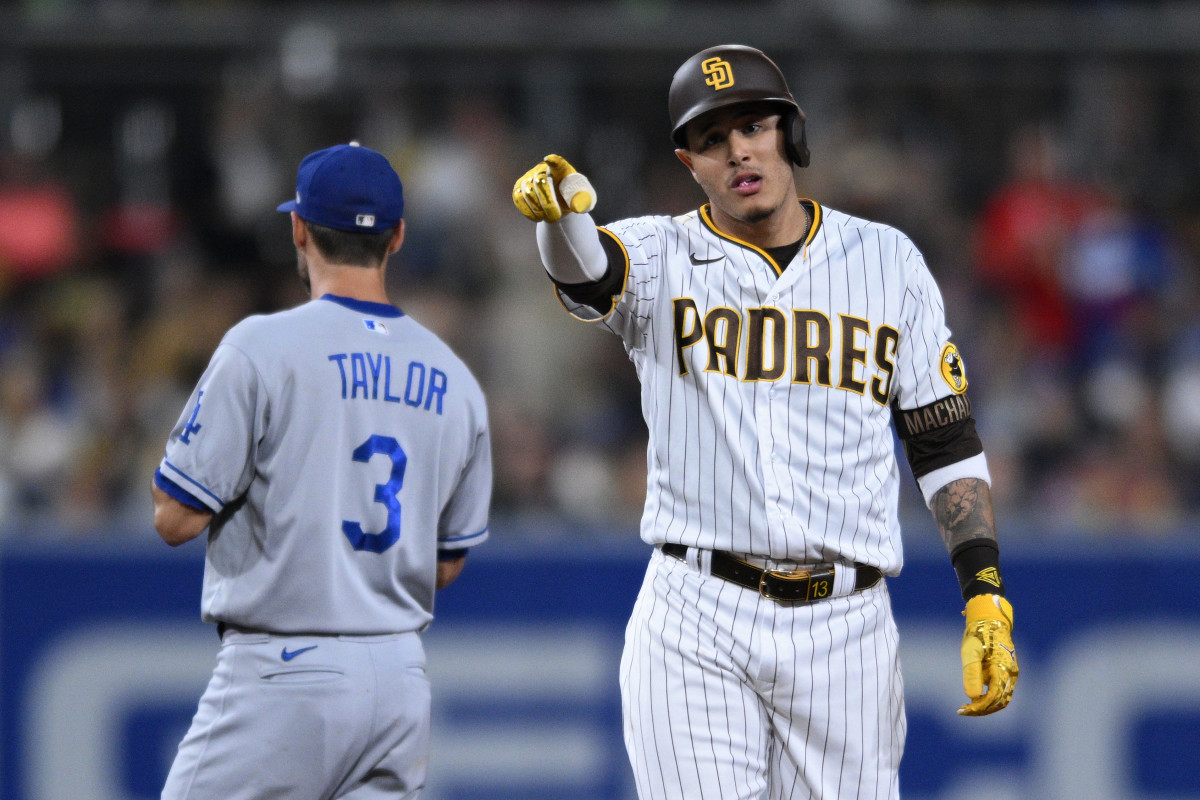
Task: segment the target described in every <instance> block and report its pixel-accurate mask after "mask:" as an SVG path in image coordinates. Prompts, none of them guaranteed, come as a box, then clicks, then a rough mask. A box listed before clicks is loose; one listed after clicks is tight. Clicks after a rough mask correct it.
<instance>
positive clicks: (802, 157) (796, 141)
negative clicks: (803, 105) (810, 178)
mask: <svg viewBox="0 0 1200 800" xmlns="http://www.w3.org/2000/svg"><path fill="white" fill-rule="evenodd" d="M781 125H782V126H783V148H784V150H785V151H786V152H787V156H788V158H790V159H791V160H792V163H793V164H795V165H796V166H797V167H807V166H808V136H807V135H806V134H805V132H804V112H803V111H801V110H800V109H799V108H795V109H788V110H787V111H786V112H785V113H784V115H783V119H782V121H781Z"/></svg>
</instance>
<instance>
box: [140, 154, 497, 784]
mask: <svg viewBox="0 0 1200 800" xmlns="http://www.w3.org/2000/svg"><path fill="white" fill-rule="evenodd" d="M403 210H404V195H403V188H402V186H401V183H400V178H399V176H397V175H396V173H395V171H394V170H393V169H392V167H391V165H389V164H388V162H387V159H385V158H384V157H383V156H382V155H380V154H379V153H376V152H374V151H372V150H369V149H367V148H365V147H360V146H358V145H357V143H351V144H350V145H338V146H335V147H331V148H327V149H324V150H319V151H317V152H315V153H312V154H310V155H309V156H307V157H306V158H305V159H304V160H303V161H302V162H301V164H300V169H299V173H298V178H297V185H296V199H295V200H294V201H289V202H287V203H284V204H283V205H282V206H280V211H289V212H291V217H292V236H293V240H294V242H295V245H296V250H297V257H298V265H299V269H300V274H301V277H302V278H303V279H304V281H305V283H306V284H307V285H308V286H309V289H310V292H311V296H312V301H311V302H308V303H305V304H303V305H301V306H298V307H297V308H293V309H290V310H287V311H282V312H279V313H276V314H270V315H264V316H256V317H250V318H248V319H246V320H243V321H242V322H240V323H239V324H238V325H236V326H234V327H233V328H232V329H231V330H230V331H229V332H228V333H227V334H226V335H225V338H224V339H223V340H222V342H221V344H220V345H219V346H218V347H217V350H216V352H215V353H214V354H213V357H212V361H211V362H210V363H209V366H208V369H207V370H206V371H205V373H204V375H203V376H202V377H201V378H200V382H199V384H198V385H197V387H196V390H195V391H194V392H193V394H192V398H191V400H190V402H189V403H188V405H187V407H186V408H185V410H184V412H183V415H182V416H181V417H180V420H179V423H178V424H177V425H176V426H175V429H174V430H173V431H172V433H171V436H170V440H169V441H168V443H167V449H166V455H165V457H164V458H163V460H162V462H161V464H160V465H159V468H158V470H157V472H156V473H155V478H154V524H155V527H156V528H157V530H158V532H159V534H160V535H161V536H162V537H163V539H164V540H166V541H167V543H169V544H172V545H178V544H181V543H183V542H186V541H188V540H190V539H192V538H194V537H196V536H197V535H199V534H200V533H201V532H202V531H203V530H204V529H205V528H208V531H209V533H208V542H207V549H206V560H205V567H204V592H203V597H202V598H201V612H202V616H203V619H204V620H205V621H207V622H214V623H217V630H218V632H219V633H220V634H221V640H222V642H221V650H220V655H219V656H218V659H217V666H216V669H215V670H214V671H213V676H212V680H211V681H210V683H209V685H208V688H207V690H206V691H205V693H204V696H203V697H202V698H201V699H200V705H199V709H198V710H197V712H196V715H195V717H194V719H193V721H192V726H191V729H190V730H189V731H188V733H187V734H186V736H185V737H184V739H183V741H182V743H181V744H180V746H179V752H178V754H177V756H176V758H175V761H174V764H173V765H172V767H171V770H170V773H169V775H168V776H167V780H166V785H165V786H164V788H163V792H162V796H163V798H164V800H251V799H252V798H268V797H270V798H281V797H288V798H300V797H304V798H354V800H382V798H389V800H392V799H393V798H413V797H416V796H417V795H418V793H419V791H420V789H421V787H422V786H423V785H424V781H425V768H426V763H427V761H428V757H429V752H428V751H429V713H430V692H429V680H428V678H427V677H426V675H425V654H424V650H423V649H422V645H421V641H420V638H419V633H420V632H421V631H422V630H424V629H425V627H426V626H427V625H428V624H429V622H430V620H431V619H432V615H433V598H434V591H435V589H440V588H442V587H444V586H446V585H448V584H449V583H450V582H451V581H453V580H454V579H455V578H456V577H457V576H458V574H459V572H460V571H461V569H462V567H463V563H464V560H465V558H466V554H467V548H470V547H473V546H474V545H476V544H479V543H481V542H483V541H484V540H485V539H486V538H487V535H488V529H487V516H488V504H489V502H490V497H491V483H492V466H491V447H490V440H489V434H488V425H487V411H486V407H485V405H484V398H483V393H482V392H481V391H480V388H479V385H478V384H477V383H476V381H475V378H474V377H472V375H471V373H470V372H469V371H468V370H467V367H466V366H465V365H464V364H463V363H462V362H461V361H460V360H459V359H458V358H457V357H456V356H455V355H454V354H453V353H452V352H451V351H450V349H449V348H448V347H447V346H446V345H445V344H443V343H442V342H441V341H440V340H439V339H438V338H437V337H436V336H434V335H433V334H432V333H430V332H429V331H427V330H426V329H425V328H423V327H421V326H420V325H419V324H418V323H416V322H414V321H413V320H412V319H411V318H409V317H408V316H406V315H405V314H404V313H403V312H402V311H400V309H398V308H396V307H395V306H394V305H392V304H391V302H390V301H389V300H388V297H387V292H386V289H385V283H384V269H385V266H386V262H387V257H388V256H389V255H390V254H391V253H394V252H395V251H396V250H397V249H399V247H400V244H401V242H402V240H403V237H404V222H403V219H402V217H403Z"/></svg>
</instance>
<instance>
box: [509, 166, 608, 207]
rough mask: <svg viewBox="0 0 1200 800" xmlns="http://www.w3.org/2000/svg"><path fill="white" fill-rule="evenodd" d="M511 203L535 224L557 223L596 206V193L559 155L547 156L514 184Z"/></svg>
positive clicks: (581, 175)
mask: <svg viewBox="0 0 1200 800" xmlns="http://www.w3.org/2000/svg"><path fill="white" fill-rule="evenodd" d="M513 203H514V204H515V205H516V207H517V210H518V211H520V212H521V213H522V214H524V215H525V216H526V217H528V218H529V219H531V220H533V221H534V222H558V221H559V220H560V219H562V216H563V214H565V213H569V212H571V211H574V212H576V213H577V214H583V213H585V212H587V211H591V210H592V209H593V208H595V207H596V190H595V189H593V188H592V184H591V182H590V181H588V179H587V178H585V177H584V176H583V174H582V173H580V172H579V171H577V170H576V169H575V168H574V167H573V166H571V164H570V163H569V162H568V161H567V160H566V159H565V158H563V157H562V156H556V155H548V156H546V157H545V158H544V159H543V160H542V161H541V162H539V163H538V164H537V166H535V167H534V168H533V169H531V170H529V171H528V172H526V173H525V174H524V175H522V176H521V177H520V178H519V179H517V182H516V184H514V185H513Z"/></svg>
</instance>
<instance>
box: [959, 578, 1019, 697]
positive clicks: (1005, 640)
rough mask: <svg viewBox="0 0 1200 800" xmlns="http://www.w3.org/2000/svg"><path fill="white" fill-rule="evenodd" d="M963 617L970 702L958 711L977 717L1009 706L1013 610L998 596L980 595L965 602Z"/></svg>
mask: <svg viewBox="0 0 1200 800" xmlns="http://www.w3.org/2000/svg"><path fill="white" fill-rule="evenodd" d="M963 616H965V617H966V618H967V629H966V631H965V632H964V633H963V641H962V668H963V690H964V691H966V693H967V697H969V698H971V702H969V703H967V704H966V705H964V706H962V707H961V708H959V709H958V713H959V714H962V715H964V716H969V717H980V716H983V715H984V714H991V713H992V712H993V711H999V710H1000V709H1002V708H1004V707H1005V706H1006V705H1008V701H1009V700H1012V695H1013V689H1014V688H1015V687H1016V685H1017V653H1016V650H1015V649H1014V648H1013V640H1012V628H1013V610H1012V606H1011V605H1009V602H1008V601H1007V600H1005V599H1004V598H1003V597H1001V596H1000V595H998V594H981V595H976V596H975V597H972V598H971V599H970V600H968V601H967V608H966V610H964V611H963ZM985 689H986V691H985Z"/></svg>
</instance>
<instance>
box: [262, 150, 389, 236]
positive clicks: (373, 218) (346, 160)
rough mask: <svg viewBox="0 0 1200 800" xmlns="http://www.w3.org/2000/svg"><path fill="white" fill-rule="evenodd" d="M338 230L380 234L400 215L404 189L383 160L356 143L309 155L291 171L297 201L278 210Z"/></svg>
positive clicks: (385, 160) (289, 202) (285, 204)
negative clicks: (294, 175)
mask: <svg viewBox="0 0 1200 800" xmlns="http://www.w3.org/2000/svg"><path fill="white" fill-rule="evenodd" d="M278 210H279V211H295V212H296V215H297V216H299V217H300V218H301V219H304V220H307V221H309V222H312V223H314V224H316V225H324V226H325V227H327V228H335V229H337V230H339V231H355V232H358V233H382V232H383V231H386V230H387V229H389V228H394V227H395V226H396V225H398V224H399V223H400V220H401V219H403V217H404V187H403V186H402V185H401V183H400V176H399V175H397V174H396V170H394V169H392V165H391V164H390V163H388V160H387V159H386V158H384V157H383V156H382V155H380V154H379V153H376V152H375V151H374V150H372V149H370V148H368V147H363V146H362V145H360V144H359V143H358V142H351V143H350V144H339V145H334V146H333V147H327V148H325V149H324V150H318V151H317V152H315V153H309V154H308V155H307V156H305V157H304V160H303V161H301V162H300V169H299V171H298V172H297V173H296V199H295V200H288V201H287V202H286V203H283V204H281V205H280V206H279V209H278Z"/></svg>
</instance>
